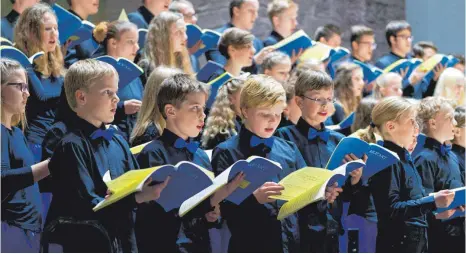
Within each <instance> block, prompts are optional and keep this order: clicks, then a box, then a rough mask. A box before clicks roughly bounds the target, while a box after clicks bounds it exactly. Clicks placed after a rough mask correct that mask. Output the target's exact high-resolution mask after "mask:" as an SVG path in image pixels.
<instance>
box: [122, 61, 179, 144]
mask: <svg viewBox="0 0 466 254" xmlns="http://www.w3.org/2000/svg"><path fill="white" fill-rule="evenodd" d="M179 73H183V71H182V70H180V69H174V68H169V67H165V66H159V67H157V68H155V69H154V71H152V73H151V74H150V76H149V79H148V80H147V83H146V86H145V88H144V97H143V99H142V105H141V110H140V112H139V114H138V118H137V120H136V125H135V126H134V129H133V132H132V133H131V137H130V143H131V142H133V141H134V139H135V138H137V137H139V136H141V135H143V134H144V132H145V131H146V130H147V128H148V127H149V125H150V124H152V123H153V124H155V127H156V128H157V130H158V131H159V133H162V131H163V129H164V128H165V119H164V118H163V117H162V114H161V113H160V112H159V108H158V106H157V94H158V90H159V87H160V84H162V82H163V81H164V80H165V79H167V78H169V77H172V76H173V75H175V74H179Z"/></svg>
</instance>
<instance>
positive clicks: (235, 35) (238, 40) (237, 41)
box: [218, 27, 254, 59]
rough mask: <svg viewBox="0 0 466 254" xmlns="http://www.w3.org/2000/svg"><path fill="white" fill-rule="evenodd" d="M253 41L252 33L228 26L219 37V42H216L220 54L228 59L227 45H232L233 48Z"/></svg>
mask: <svg viewBox="0 0 466 254" xmlns="http://www.w3.org/2000/svg"><path fill="white" fill-rule="evenodd" d="M253 41H254V35H252V34H251V33H250V32H248V31H244V30H242V29H239V28H236V27H232V28H228V29H227V30H225V32H224V33H223V35H222V38H220V42H219V43H218V51H220V54H222V55H223V56H224V57H225V58H226V59H229V58H230V55H228V47H229V46H233V47H235V48H237V47H243V46H246V45H247V44H249V43H252V42H253Z"/></svg>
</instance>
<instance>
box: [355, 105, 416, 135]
mask: <svg viewBox="0 0 466 254" xmlns="http://www.w3.org/2000/svg"><path fill="white" fill-rule="evenodd" d="M416 108H417V105H416V104H414V103H413V102H412V101H410V100H407V99H406V98H402V97H387V98H384V99H382V100H381V101H379V102H378V103H377V105H375V107H374V109H372V114H371V121H372V124H373V125H372V126H368V127H367V128H366V129H365V130H362V131H361V132H360V138H361V140H364V141H366V142H369V143H376V142H377V138H376V133H379V134H380V135H381V136H382V137H383V138H384V139H385V138H386V137H387V133H386V132H385V129H384V125H385V123H387V122H388V121H398V120H399V119H400V117H401V116H402V115H404V114H406V113H408V112H415V110H416Z"/></svg>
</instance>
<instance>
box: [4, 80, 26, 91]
mask: <svg viewBox="0 0 466 254" xmlns="http://www.w3.org/2000/svg"><path fill="white" fill-rule="evenodd" d="M6 85H8V86H15V87H16V88H18V89H19V90H20V91H21V92H23V93H25V92H27V91H29V85H28V83H13V82H12V83H6Z"/></svg>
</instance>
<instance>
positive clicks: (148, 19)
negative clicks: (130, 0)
mask: <svg viewBox="0 0 466 254" xmlns="http://www.w3.org/2000/svg"><path fill="white" fill-rule="evenodd" d="M138 12H139V13H141V15H142V17H143V18H144V20H145V21H146V22H147V24H150V22H151V21H152V19H153V18H154V14H152V12H150V11H149V9H147V8H146V6H144V5H143V6H141V7H139V9H138Z"/></svg>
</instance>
